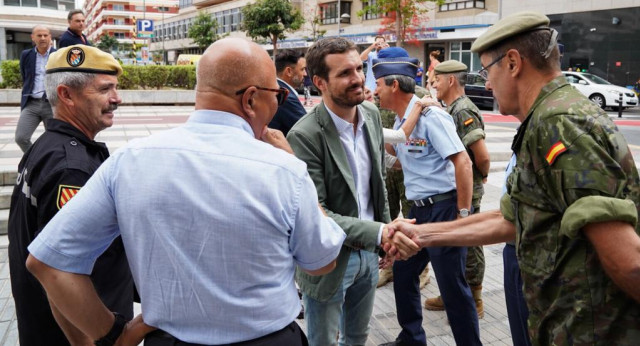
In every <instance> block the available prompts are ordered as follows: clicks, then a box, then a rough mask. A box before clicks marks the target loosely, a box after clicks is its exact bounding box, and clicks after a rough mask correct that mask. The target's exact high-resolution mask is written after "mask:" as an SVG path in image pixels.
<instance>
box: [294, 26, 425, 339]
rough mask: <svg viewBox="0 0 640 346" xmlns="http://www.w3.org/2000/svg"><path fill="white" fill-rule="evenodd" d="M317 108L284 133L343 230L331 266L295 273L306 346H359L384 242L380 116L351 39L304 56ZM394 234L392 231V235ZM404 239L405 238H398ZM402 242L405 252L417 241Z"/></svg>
mask: <svg viewBox="0 0 640 346" xmlns="http://www.w3.org/2000/svg"><path fill="white" fill-rule="evenodd" d="M306 57H307V61H308V63H309V73H310V74H311V78H312V80H313V84H314V85H315V86H316V87H317V88H318V90H320V91H321V93H322V103H320V104H319V105H317V106H316V107H314V108H313V109H312V110H311V112H310V113H309V114H308V115H306V116H305V117H303V118H302V119H300V121H298V122H297V123H296V124H295V125H294V126H293V128H292V129H291V131H289V135H288V136H287V140H288V141H289V143H290V144H291V148H292V149H293V151H294V152H295V154H296V156H297V157H298V158H300V159H301V160H302V161H304V162H305V163H306V164H307V170H308V171H309V175H310V176H311V179H312V180H313V182H314V183H315V185H316V190H317V191H318V201H319V203H320V205H321V206H322V208H323V209H324V210H325V212H326V213H327V215H328V216H329V217H331V218H333V220H334V221H335V222H336V223H337V224H338V225H339V226H340V227H341V228H342V229H343V230H344V232H345V233H346V234H347V238H346V239H345V241H344V244H343V245H342V248H341V249H340V254H339V255H338V259H337V263H336V269H335V270H334V271H333V272H331V273H329V274H326V275H321V276H315V277H312V276H310V275H307V274H306V273H304V272H303V271H300V270H298V271H297V273H296V281H297V283H298V285H299V286H300V290H301V291H302V293H303V300H304V306H305V320H306V322H307V333H308V337H309V345H311V346H330V345H337V344H338V340H336V336H337V335H339V338H340V339H339V343H340V344H341V345H344V344H346V345H364V344H365V343H366V341H367V336H368V331H369V330H368V324H369V319H370V317H371V313H372V311H373V302H374V298H375V289H376V284H377V282H378V256H377V253H378V251H379V250H380V246H381V245H382V244H386V243H388V242H390V241H394V242H395V241H396V240H397V239H396V238H394V239H389V237H388V236H387V234H388V227H387V223H388V222H390V221H391V220H390V217H389V206H388V204H387V192H386V190H385V187H384V175H385V172H384V169H383V166H382V165H383V162H384V143H383V138H382V126H381V123H380V112H379V111H378V109H377V108H376V106H375V105H374V104H373V103H371V102H363V101H364V73H363V66H362V60H361V59H360V56H359V54H358V51H357V49H356V46H355V44H354V43H353V42H351V41H349V40H347V39H345V38H341V37H337V38H327V39H323V40H320V41H318V42H316V43H315V44H314V45H313V46H311V48H309V51H308V53H307V56H306ZM396 234H398V233H396ZM404 239H406V238H404ZM406 240H407V242H406V243H405V245H406V249H411V248H413V250H407V252H411V251H414V250H415V244H413V243H412V242H409V241H408V239H406Z"/></svg>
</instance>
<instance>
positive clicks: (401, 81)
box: [384, 74, 416, 94]
mask: <svg viewBox="0 0 640 346" xmlns="http://www.w3.org/2000/svg"><path fill="white" fill-rule="evenodd" d="M394 80H397V81H398V87H399V88H400V90H401V91H403V92H405V93H407V94H415V93H416V80H415V79H414V78H411V77H409V76H405V75H401V74H391V75H388V76H384V84H386V85H387V86H389V85H392V84H393V81H394Z"/></svg>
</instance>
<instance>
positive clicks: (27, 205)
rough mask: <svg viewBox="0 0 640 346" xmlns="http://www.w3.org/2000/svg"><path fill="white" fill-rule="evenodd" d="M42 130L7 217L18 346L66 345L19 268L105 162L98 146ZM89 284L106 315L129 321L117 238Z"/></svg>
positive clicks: (59, 127)
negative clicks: (32, 245) (111, 313)
mask: <svg viewBox="0 0 640 346" xmlns="http://www.w3.org/2000/svg"><path fill="white" fill-rule="evenodd" d="M46 125H47V127H46V128H47V129H46V131H45V133H44V134H43V135H42V136H40V138H38V140H37V141H36V142H35V143H34V144H33V146H32V147H31V148H30V149H29V150H28V151H27V152H26V153H25V155H24V157H23V158H22V160H21V161H20V165H19V166H18V173H19V174H18V179H17V182H16V186H15V188H14V190H13V195H12V196H11V210H10V214H9V269H10V271H11V290H12V292H13V299H14V300H15V307H16V315H17V317H18V332H19V336H20V345H22V346H29V345H38V346H40V345H68V344H69V342H68V341H67V339H66V338H65V336H64V334H63V332H62V330H61V329H60V327H58V325H57V323H56V322H55V320H54V318H53V315H52V313H51V309H50V308H49V302H48V300H47V297H46V294H45V291H44V289H43V288H42V286H41V285H40V283H39V282H38V281H37V279H36V278H35V277H34V276H33V275H31V273H29V272H28V271H27V269H26V267H25V261H26V260H27V256H28V255H29V252H28V250H27V246H29V244H30V243H31V241H32V240H33V239H34V238H35V237H36V236H37V235H38V233H40V231H42V229H43V228H44V226H45V225H46V224H47V223H48V222H49V220H51V218H52V217H53V216H54V215H55V214H56V213H57V212H58V210H59V209H60V208H61V207H62V206H64V203H66V202H67V201H68V200H69V199H70V198H71V197H73V195H74V194H75V193H76V192H77V191H78V190H79V189H80V187H82V186H83V185H84V184H85V183H86V182H87V180H89V178H90V177H91V175H92V174H93V173H94V172H95V171H96V170H97V169H98V167H99V166H100V164H102V162H104V161H105V160H106V159H107V158H108V157H109V151H108V150H107V147H106V146H105V145H104V143H98V142H95V141H93V140H91V139H89V138H88V137H87V136H86V135H84V134H83V133H82V132H80V130H78V129H76V128H75V127H73V126H72V125H71V124H69V123H66V122H64V121H61V120H58V119H49V120H48V121H47V124H46ZM90 231H91V230H90V229H88V230H87V232H90ZM91 280H92V281H93V284H94V286H95V288H96V290H97V292H98V294H99V296H100V298H101V299H102V301H103V302H104V304H105V305H106V306H107V307H108V308H109V309H111V310H112V311H117V312H119V313H120V314H122V315H124V316H125V317H126V318H127V319H131V318H132V317H133V279H132V277H131V272H130V271H129V265H128V262H127V258H126V255H125V252H124V246H123V244H122V239H121V238H120V237H118V238H116V239H115V240H114V241H113V243H112V244H111V246H109V248H107V250H106V251H105V252H104V253H103V254H102V255H101V256H100V257H99V258H98V260H97V261H96V263H95V265H94V268H93V272H92V274H91Z"/></svg>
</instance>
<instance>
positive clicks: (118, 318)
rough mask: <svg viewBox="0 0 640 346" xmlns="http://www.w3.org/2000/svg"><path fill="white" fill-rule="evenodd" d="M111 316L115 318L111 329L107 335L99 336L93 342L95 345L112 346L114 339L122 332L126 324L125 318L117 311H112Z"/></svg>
mask: <svg viewBox="0 0 640 346" xmlns="http://www.w3.org/2000/svg"><path fill="white" fill-rule="evenodd" d="M113 317H115V320H114V321H113V326H111V330H109V332H108V333H107V335H105V336H103V337H101V338H100V339H98V340H95V341H94V342H93V344H94V345H96V346H112V345H114V344H115V343H116V340H118V338H119V337H120V335H121V334H122V331H123V330H124V327H125V325H126V324H127V319H126V318H124V316H122V315H120V314H119V313H117V312H113Z"/></svg>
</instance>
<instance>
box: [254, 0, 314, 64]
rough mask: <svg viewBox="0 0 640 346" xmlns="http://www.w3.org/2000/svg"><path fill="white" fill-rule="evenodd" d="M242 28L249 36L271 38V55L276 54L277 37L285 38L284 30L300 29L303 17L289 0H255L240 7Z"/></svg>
mask: <svg viewBox="0 0 640 346" xmlns="http://www.w3.org/2000/svg"><path fill="white" fill-rule="evenodd" d="M242 16H243V17H244V21H243V22H242V28H243V29H244V30H245V31H246V32H247V35H249V36H250V37H251V38H253V39H256V38H258V37H264V38H266V39H269V40H271V44H272V45H273V56H275V55H276V49H277V44H278V39H280V40H283V39H285V37H286V36H285V35H284V33H285V32H292V31H295V30H298V29H300V27H301V26H302V24H303V23H304V17H303V16H302V14H301V13H300V11H298V10H297V9H295V8H293V6H291V2H289V0H257V1H256V2H255V3H253V4H249V5H247V6H245V7H243V8H242Z"/></svg>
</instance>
